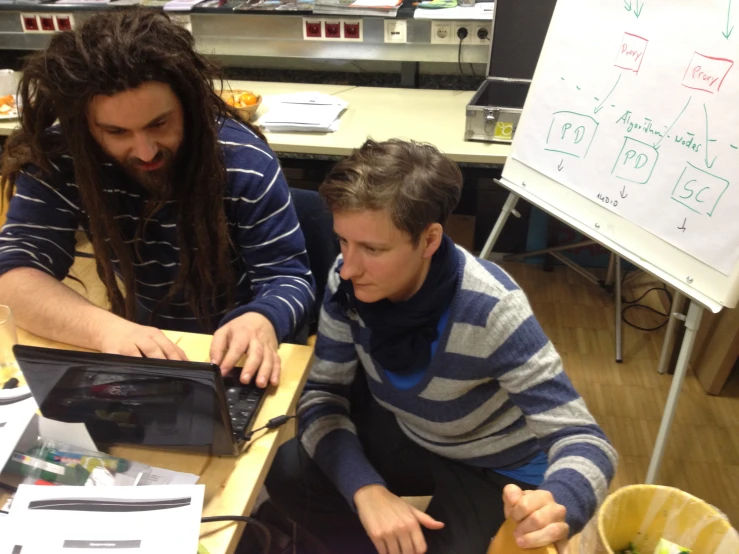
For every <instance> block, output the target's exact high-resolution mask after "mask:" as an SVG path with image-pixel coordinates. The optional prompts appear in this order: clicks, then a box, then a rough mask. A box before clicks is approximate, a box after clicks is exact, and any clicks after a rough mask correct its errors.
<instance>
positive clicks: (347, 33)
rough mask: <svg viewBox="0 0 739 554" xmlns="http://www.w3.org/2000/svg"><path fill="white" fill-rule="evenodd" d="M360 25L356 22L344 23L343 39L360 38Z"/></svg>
mask: <svg viewBox="0 0 739 554" xmlns="http://www.w3.org/2000/svg"><path fill="white" fill-rule="evenodd" d="M361 28H362V24H361V23H360V22H358V21H344V38H350V39H357V40H359V39H360V38H362V33H361Z"/></svg>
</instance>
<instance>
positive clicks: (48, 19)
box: [38, 15, 56, 32]
mask: <svg viewBox="0 0 739 554" xmlns="http://www.w3.org/2000/svg"><path fill="white" fill-rule="evenodd" d="M38 18H39V21H40V22H41V30H42V31H49V32H53V31H56V28H55V27H54V16H53V15H40V16H38Z"/></svg>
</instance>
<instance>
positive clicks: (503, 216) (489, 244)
mask: <svg viewBox="0 0 739 554" xmlns="http://www.w3.org/2000/svg"><path fill="white" fill-rule="evenodd" d="M517 202H518V195H517V194H516V193H513V192H511V193H509V194H508V198H506V201H505V204H503V209H502V210H501V212H500V215H499V216H498V219H497V220H496V222H495V225H494V226H493V230H492V231H490V235H489V236H488V240H487V241H485V246H483V247H482V251H481V252H480V258H482V259H483V260H487V258H488V256H490V252H492V251H493V246H495V242H496V241H497V240H498V237H499V236H500V233H501V232H502V231H503V225H505V223H506V221H508V216H510V215H511V214H515V215H516V216H517V217H518V212H516V210H515V209H514V208H515V207H516V203H517Z"/></svg>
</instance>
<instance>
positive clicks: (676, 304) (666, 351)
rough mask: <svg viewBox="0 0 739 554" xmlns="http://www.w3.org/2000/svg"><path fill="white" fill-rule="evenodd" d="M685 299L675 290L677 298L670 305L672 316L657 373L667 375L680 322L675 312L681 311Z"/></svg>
mask: <svg viewBox="0 0 739 554" xmlns="http://www.w3.org/2000/svg"><path fill="white" fill-rule="evenodd" d="M683 298H684V297H683V293H681V292H680V291H679V290H675V296H673V297H672V304H671V305H670V314H669V320H668V322H667V330H666V331H665V339H664V342H663V343H662V353H661V354H660V356H659V365H658V366H657V371H658V372H659V373H665V372H666V371H667V364H668V363H669V359H670V352H671V351H672V344H673V342H674V340H675V326H676V325H677V320H678V318H677V317H675V312H676V311H677V310H679V309H680V305H681V304H682V302H683Z"/></svg>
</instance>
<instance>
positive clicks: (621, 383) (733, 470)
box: [503, 264, 739, 527]
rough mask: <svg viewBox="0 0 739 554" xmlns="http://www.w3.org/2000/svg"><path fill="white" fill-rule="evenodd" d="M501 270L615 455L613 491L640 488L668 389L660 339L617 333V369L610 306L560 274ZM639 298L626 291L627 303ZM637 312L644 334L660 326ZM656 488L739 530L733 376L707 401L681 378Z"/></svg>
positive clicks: (601, 295) (603, 296)
mask: <svg viewBox="0 0 739 554" xmlns="http://www.w3.org/2000/svg"><path fill="white" fill-rule="evenodd" d="M503 267H504V268H505V269H506V270H507V271H509V272H510V273H511V275H512V276H513V277H514V278H515V279H516V280H517V281H518V282H519V284H520V285H521V287H522V288H523V289H524V291H525V292H526V293H527V295H528V297H529V300H530V301H531V304H532V307H533V309H534V313H535V314H536V316H537V318H538V319H539V321H540V322H541V324H542V327H543V328H544V330H545V332H546V333H547V334H548V335H549V337H550V339H551V340H552V342H553V343H554V344H555V346H556V347H557V350H558V351H559V352H560V354H561V356H562V358H563V361H564V366H565V371H566V372H567V374H568V375H569V377H570V379H571V380H572V382H573V384H574V385H575V387H576V388H577V390H578V391H579V392H580V394H581V395H582V396H583V398H584V399H585V401H586V403H587V405H588V408H589V409H590V411H591V412H592V414H593V415H594V416H595V418H596V419H597V420H598V423H599V424H600V425H601V427H602V428H603V430H604V431H605V432H606V434H607V435H608V437H609V438H610V439H611V441H612V442H613V444H614V446H615V447H616V449H617V450H618V453H619V456H620V460H619V467H618V471H617V473H616V477H615V479H614V482H613V485H612V489H615V488H618V487H621V486H624V485H628V484H632V483H640V482H644V478H645V476H646V473H647V466H648V464H649V458H650V455H651V453H652V448H653V445H654V442H655V440H656V437H657V431H658V429H659V424H660V419H661V417H662V411H663V409H664V406H665V401H666V399H667V393H668V391H669V388H670V384H671V382H672V377H671V376H670V375H659V374H658V373H657V371H656V368H657V362H658V360H659V354H660V349H661V346H662V338H663V336H664V335H663V333H662V332H661V331H657V332H643V331H638V330H636V329H633V328H631V327H628V326H626V325H625V326H624V343H623V346H624V361H623V363H621V364H617V363H616V362H615V356H614V352H615V327H614V305H613V301H612V299H611V297H610V296H609V295H608V294H607V293H606V292H605V291H603V290H601V289H600V288H598V287H596V286H594V285H592V284H590V283H589V282H587V281H586V280H585V279H583V278H582V277H580V276H579V275H577V274H575V273H573V272H572V271H570V270H568V269H566V268H564V267H558V268H556V270H555V271H554V272H553V273H546V272H544V271H542V270H541V269H540V268H538V267H536V266H533V265H526V264H503ZM638 294H641V291H640V290H630V289H629V288H625V290H624V296H625V297H626V298H634V297H635V295H638ZM650 294H651V295H655V294H658V293H656V292H652V293H650ZM637 312H642V310H633V312H632V313H630V314H629V317H630V320H633V321H634V323H636V324H637V325H640V326H642V327H651V326H653V325H654V324H655V322H659V321H660V320H661V318H659V317H657V316H652V315H646V312H645V313H644V314H641V315H640V314H638V313H637ZM658 483H659V484H662V485H669V486H673V487H678V488H680V489H682V490H685V491H687V492H689V493H691V494H693V495H695V496H698V497H700V498H702V499H703V500H705V501H706V502H709V503H710V504H712V505H714V506H716V507H717V508H719V509H720V510H721V511H723V512H724V513H725V514H726V515H727V516H728V517H729V520H730V521H731V522H732V524H733V525H734V527H737V526H739V374H737V372H734V375H733V376H732V377H731V378H730V380H729V382H728V383H727V384H726V386H725V387H724V391H723V393H722V395H721V396H718V397H716V396H709V395H707V394H706V393H705V392H704V391H703V388H702V387H701V385H700V383H699V382H698V380H697V379H696V378H695V376H694V375H692V374H689V375H688V376H687V378H686V382H685V384H684V385H683V392H682V394H681V396H680V399H679V403H678V408H677V413H676V416H675V420H674V423H673V427H672V432H671V434H670V437H669V441H668V443H667V448H666V452H665V457H664V461H663V464H662V469H661V471H660V474H659V481H658Z"/></svg>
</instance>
